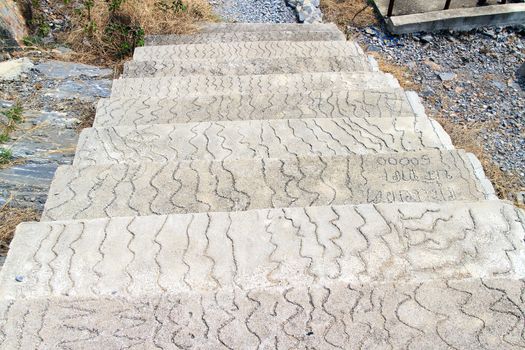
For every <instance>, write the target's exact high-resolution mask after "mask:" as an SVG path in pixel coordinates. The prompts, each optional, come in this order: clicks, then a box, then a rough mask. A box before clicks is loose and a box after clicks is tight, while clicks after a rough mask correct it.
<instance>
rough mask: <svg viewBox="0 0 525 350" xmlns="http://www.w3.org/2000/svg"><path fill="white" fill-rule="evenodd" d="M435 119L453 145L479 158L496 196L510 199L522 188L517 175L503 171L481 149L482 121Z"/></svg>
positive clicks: (483, 127)
mask: <svg viewBox="0 0 525 350" xmlns="http://www.w3.org/2000/svg"><path fill="white" fill-rule="evenodd" d="M435 119H436V120H437V121H438V122H439V123H440V124H441V125H442V126H443V129H445V131H446V132H447V133H448V134H449V135H450V138H451V139H452V142H453V144H454V146H456V147H457V148H462V149H464V150H466V151H467V152H470V153H473V154H474V155H475V156H476V157H477V158H478V159H479V161H480V162H481V165H483V169H484V170H485V175H486V176H487V178H489V179H490V181H491V182H492V184H493V185H494V189H495V190H496V194H497V195H498V197H500V198H502V199H512V198H513V196H514V193H516V192H518V191H521V190H523V189H522V188H521V185H520V181H519V177H518V176H517V175H513V174H511V173H507V172H503V171H502V170H501V169H500V168H499V167H498V166H497V165H496V164H495V163H494V162H493V161H492V159H491V158H490V155H488V154H487V152H485V150H484V149H483V147H482V142H481V138H480V135H481V132H482V130H483V129H485V127H486V125H483V124H482V123H478V124H474V123H469V124H468V125H461V124H456V123H453V122H451V121H450V120H449V119H446V118H435Z"/></svg>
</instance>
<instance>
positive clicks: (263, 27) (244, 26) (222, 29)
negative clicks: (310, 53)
mask: <svg viewBox="0 0 525 350" xmlns="http://www.w3.org/2000/svg"><path fill="white" fill-rule="evenodd" d="M311 30H314V31H330V32H334V31H335V32H339V31H340V30H339V28H337V25H335V24H334V23H315V24H307V23H301V24H298V23H204V24H202V25H199V28H198V32H199V33H233V32H261V31H264V32H268V31H299V32H303V31H311Z"/></svg>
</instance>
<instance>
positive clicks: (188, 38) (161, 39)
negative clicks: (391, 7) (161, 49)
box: [145, 30, 346, 46]
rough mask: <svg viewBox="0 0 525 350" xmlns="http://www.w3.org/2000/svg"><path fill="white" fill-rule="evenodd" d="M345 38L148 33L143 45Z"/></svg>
mask: <svg viewBox="0 0 525 350" xmlns="http://www.w3.org/2000/svg"><path fill="white" fill-rule="evenodd" d="M337 40H341V41H344V40H346V37H345V35H344V34H343V33H342V32H340V31H327V30H322V31H313V30H308V31H279V32H275V31H264V32H216V33H196V34H186V35H184V34H182V35H181V34H179V35H148V36H146V38H145V45H146V46H150V45H180V44H207V43H231V42H255V41H337Z"/></svg>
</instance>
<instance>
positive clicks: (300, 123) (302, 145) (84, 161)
mask: <svg viewBox="0 0 525 350" xmlns="http://www.w3.org/2000/svg"><path fill="white" fill-rule="evenodd" d="M452 148H453V146H452V143H451V141H450V138H449V137H448V135H447V134H446V132H445V131H444V130H443V129H442V128H441V126H440V125H439V124H438V123H437V122H435V121H433V120H431V119H429V118H418V117H412V118H408V117H407V118H399V119H386V118H356V119H349V118H334V119H291V120H290V119H287V120H267V121H264V120H252V121H236V122H228V121H224V122H202V123H185V124H153V125H141V126H119V127H110V128H89V129H84V130H83V131H82V133H81V135H80V139H79V141H78V146H77V151H76V155H75V160H74V162H73V164H74V165H77V166H86V165H100V164H118V163H137V162H148V161H154V162H167V161H173V160H190V159H191V160H196V159H210V160H213V159H215V160H223V159H227V160H234V159H251V158H254V157H262V158H282V157H294V156H295V155H321V156H331V155H348V154H373V153H391V152H406V151H420V150H425V149H452Z"/></svg>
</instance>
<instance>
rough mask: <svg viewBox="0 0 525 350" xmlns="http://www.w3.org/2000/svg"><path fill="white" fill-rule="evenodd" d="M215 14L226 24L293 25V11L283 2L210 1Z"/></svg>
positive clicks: (294, 19) (278, 0) (266, 0)
mask: <svg viewBox="0 0 525 350" xmlns="http://www.w3.org/2000/svg"><path fill="white" fill-rule="evenodd" d="M210 3H211V5H212V6H213V9H214V10H215V12H216V13H217V14H218V15H219V16H221V17H222V18H223V19H224V20H225V21H228V22H248V23H259V22H271V23H294V22H296V21H297V20H296V17H295V13H294V11H293V10H292V9H291V8H290V7H288V6H286V3H285V0H211V1H210Z"/></svg>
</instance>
